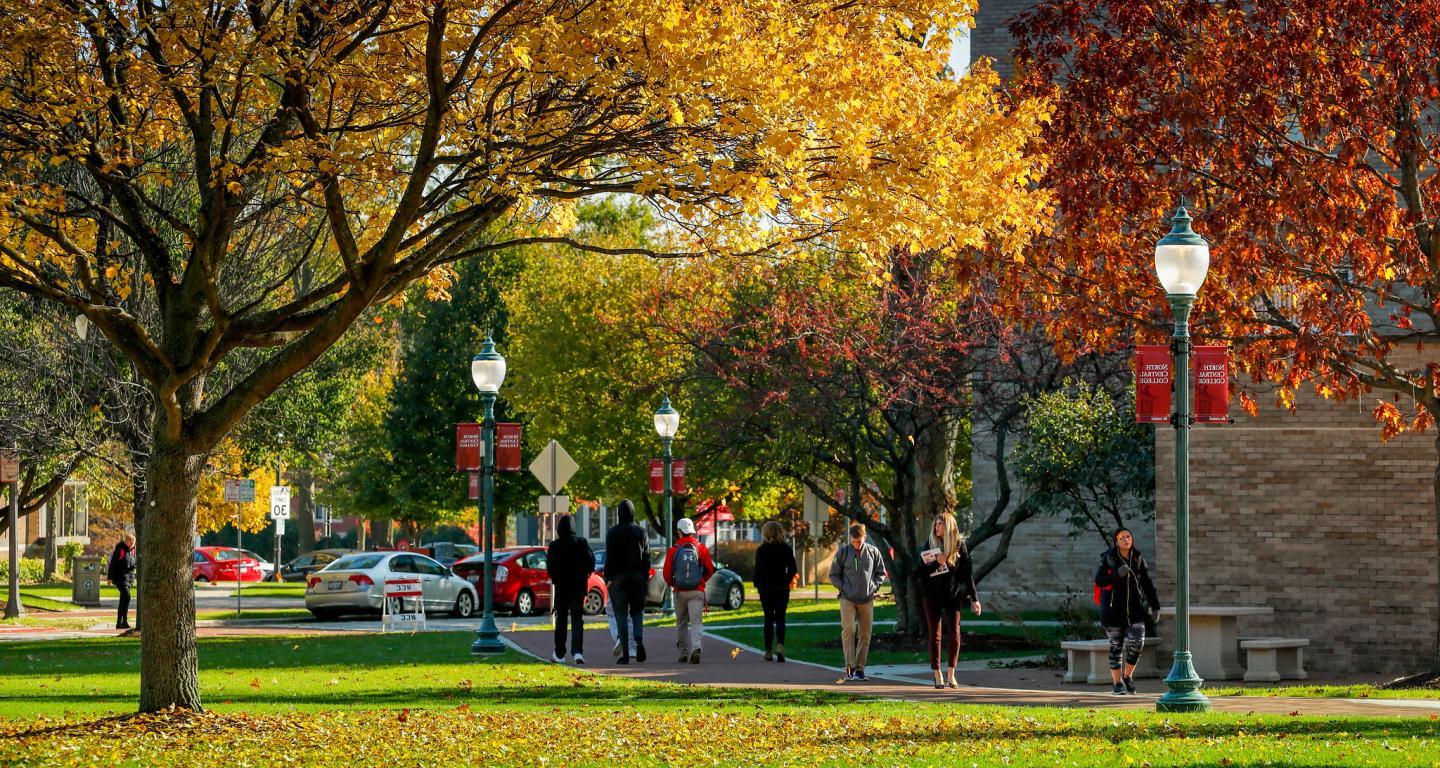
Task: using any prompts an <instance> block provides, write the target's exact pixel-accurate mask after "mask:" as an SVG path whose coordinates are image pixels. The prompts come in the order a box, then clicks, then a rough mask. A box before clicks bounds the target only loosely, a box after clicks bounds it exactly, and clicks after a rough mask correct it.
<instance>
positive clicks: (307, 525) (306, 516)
mask: <svg viewBox="0 0 1440 768" xmlns="http://www.w3.org/2000/svg"><path fill="white" fill-rule="evenodd" d="M294 478H295V485H296V486H297V487H298V488H299V489H300V493H299V497H300V498H299V499H298V501H299V502H300V503H299V505H298V507H299V509H297V510H296V513H295V524H296V527H297V528H298V530H297V531H296V534H297V537H296V542H295V543H296V549H295V554H296V555H297V556H298V555H305V554H309V553H311V552H314V551H315V473H314V472H311V471H310V469H309V467H305V468H303V469H301V470H299V471H298V472H295V473H294ZM275 565H276V566H277V567H278V566H279V565H280V564H279V563H276V564H275Z"/></svg>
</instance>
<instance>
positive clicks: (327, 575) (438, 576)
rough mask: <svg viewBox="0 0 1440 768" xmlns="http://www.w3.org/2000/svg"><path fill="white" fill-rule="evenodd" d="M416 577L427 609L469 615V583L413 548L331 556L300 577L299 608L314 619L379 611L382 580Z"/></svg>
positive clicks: (472, 597)
mask: <svg viewBox="0 0 1440 768" xmlns="http://www.w3.org/2000/svg"><path fill="white" fill-rule="evenodd" d="M417 577H418V578H419V579H420V585H421V599H422V600H423V602H424V603H425V611H426V612H427V613H429V612H436V613H439V612H449V613H450V614H451V615H452V616H455V617H456V618H461V619H464V618H469V617H471V616H474V615H475V608H476V606H478V605H479V604H480V599H479V593H478V592H476V591H475V586H474V585H472V584H471V583H470V582H468V581H466V580H464V579H462V578H460V577H458V576H456V575H455V573H454V572H453V571H451V570H450V569H449V568H446V567H445V566H443V565H441V564H440V563H438V562H436V561H434V560H432V559H430V558H428V557H426V556H425V555H421V554H417V553H415V552H357V553H355V554H353V555H346V556H344V557H342V558H340V559H339V560H336V561H335V562H333V563H331V564H329V565H327V566H325V568H324V569H322V570H319V571H316V572H315V573H312V574H310V577H309V578H308V579H307V580H306V581H305V608H306V609H307V610H309V611H310V613H311V614H313V615H314V616H315V618H316V619H317V620H319V621H329V620H331V619H334V618H337V617H338V616H340V615H341V614H346V613H367V614H376V613H380V612H381V607H382V606H383V605H384V602H383V601H384V598H385V580H386V579H401V578H417ZM392 599H394V600H399V598H392Z"/></svg>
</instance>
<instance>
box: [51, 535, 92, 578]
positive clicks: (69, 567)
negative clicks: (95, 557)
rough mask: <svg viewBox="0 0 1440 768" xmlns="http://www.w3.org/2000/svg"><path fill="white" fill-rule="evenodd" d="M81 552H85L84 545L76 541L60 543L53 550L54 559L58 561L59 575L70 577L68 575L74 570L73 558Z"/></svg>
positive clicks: (81, 553)
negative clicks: (57, 547)
mask: <svg viewBox="0 0 1440 768" xmlns="http://www.w3.org/2000/svg"><path fill="white" fill-rule="evenodd" d="M83 554H85V545H84V544H81V543H80V542H78V541H72V542H70V543H69V544H62V545H61V546H60V548H59V549H58V550H56V552H55V556H56V559H57V560H59V563H60V573H61V575H63V576H64V577H65V578H67V579H68V578H70V575H71V574H72V573H74V572H75V558H77V557H80V556H81V555H83Z"/></svg>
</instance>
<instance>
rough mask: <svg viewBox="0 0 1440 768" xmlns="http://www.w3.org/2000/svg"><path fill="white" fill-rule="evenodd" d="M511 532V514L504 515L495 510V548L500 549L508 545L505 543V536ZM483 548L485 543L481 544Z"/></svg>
mask: <svg viewBox="0 0 1440 768" xmlns="http://www.w3.org/2000/svg"><path fill="white" fill-rule="evenodd" d="M509 534H510V516H509V515H502V514H500V512H499V511H498V510H497V511H496V512H495V548H496V549H499V548H501V547H504V546H508V545H507V544H506V543H505V537H506V536H508V535H509ZM481 548H482V549H483V548H484V545H483V544H482V545H481Z"/></svg>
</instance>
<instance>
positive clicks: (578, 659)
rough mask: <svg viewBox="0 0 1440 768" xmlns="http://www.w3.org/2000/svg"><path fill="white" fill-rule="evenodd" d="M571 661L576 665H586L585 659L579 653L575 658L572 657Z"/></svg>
mask: <svg viewBox="0 0 1440 768" xmlns="http://www.w3.org/2000/svg"><path fill="white" fill-rule="evenodd" d="M570 661H571V662H572V663H575V664H584V663H585V657H584V656H581V655H580V654H578V653H577V654H575V655H574V656H572V657H570Z"/></svg>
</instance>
